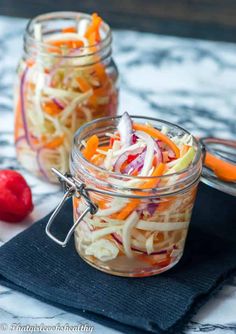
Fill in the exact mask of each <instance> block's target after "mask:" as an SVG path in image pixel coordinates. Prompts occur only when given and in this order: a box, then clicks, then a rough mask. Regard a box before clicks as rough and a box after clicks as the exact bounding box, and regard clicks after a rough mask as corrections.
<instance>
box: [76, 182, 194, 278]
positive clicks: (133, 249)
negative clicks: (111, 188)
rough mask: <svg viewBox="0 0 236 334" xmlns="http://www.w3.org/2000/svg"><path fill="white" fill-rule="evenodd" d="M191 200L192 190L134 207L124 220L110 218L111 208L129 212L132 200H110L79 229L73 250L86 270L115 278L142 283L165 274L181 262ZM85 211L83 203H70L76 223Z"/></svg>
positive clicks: (94, 198)
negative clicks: (145, 278) (144, 278)
mask: <svg viewBox="0 0 236 334" xmlns="http://www.w3.org/2000/svg"><path fill="white" fill-rule="evenodd" d="M195 195H196V186H194V187H192V188H191V189H190V190H188V191H187V192H185V193H183V194H178V195H176V196H173V197H169V198H168V197H166V198H165V197H164V198H157V199H152V200H151V201H150V200H148V201H147V200H142V201H139V202H138V201H137V203H136V205H135V211H133V212H131V213H130V212H128V211H127V213H126V214H124V210H123V211H122V215H123V216H122V217H119V211H118V214H117V213H116V218H114V216H115V214H114V213H112V214H110V212H111V211H112V212H115V211H116V210H115V206H117V207H118V206H119V205H120V206H121V205H122V201H123V204H124V205H126V207H129V204H130V203H132V201H134V200H133V199H129V198H126V199H121V200H119V201H117V199H110V200H108V201H107V203H108V205H107V207H106V208H105V209H104V208H103V209H99V210H98V213H97V214H95V215H93V216H92V215H90V216H89V215H87V216H86V217H85V218H84V219H83V221H82V222H81V223H80V224H79V225H78V227H77V228H76V231H75V245H76V249H77V251H78V253H79V254H80V256H81V257H82V258H83V259H84V260H85V261H86V262H88V263H89V264H90V265H92V266H94V267H96V268H97V269H100V270H102V271H105V272H108V273H110V274H114V275H119V276H132V277H142V276H150V275H155V274H158V273H161V272H163V271H166V270H168V269H169V268H171V267H173V266H174V265H175V264H176V263H177V262H178V261H179V260H180V258H181V257H182V254H183V250H184V245H185V240H186V236H187V232H188V226H189V222H190V218H191V213H192V208H193V205H194V201H195ZM93 201H94V203H97V205H98V207H99V203H100V202H101V201H100V200H99V198H98V197H97V201H96V196H93ZM118 202H120V203H118ZM84 207H85V205H84V203H83V200H82V199H77V198H76V199H74V220H75V221H76V220H77V219H78V217H79V215H80V214H81V213H82V212H83V210H84ZM109 209H110V212H109ZM117 216H118V218H119V219H117ZM132 220H133V224H132V222H131V221H132ZM130 222H131V224H130ZM127 226H128V227H127ZM130 226H132V227H130Z"/></svg>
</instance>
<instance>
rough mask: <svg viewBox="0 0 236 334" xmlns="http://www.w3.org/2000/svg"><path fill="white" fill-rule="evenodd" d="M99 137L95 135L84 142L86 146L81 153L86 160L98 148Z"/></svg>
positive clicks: (89, 158)
mask: <svg viewBox="0 0 236 334" xmlns="http://www.w3.org/2000/svg"><path fill="white" fill-rule="evenodd" d="M98 144H99V139H98V137H97V136H96V135H93V136H92V137H90V138H89V139H88V141H87V143H86V147H85V148H84V149H83V151H82V153H83V155H84V157H85V159H87V160H91V158H92V157H93V155H94V154H95V153H96V150H97V148H98Z"/></svg>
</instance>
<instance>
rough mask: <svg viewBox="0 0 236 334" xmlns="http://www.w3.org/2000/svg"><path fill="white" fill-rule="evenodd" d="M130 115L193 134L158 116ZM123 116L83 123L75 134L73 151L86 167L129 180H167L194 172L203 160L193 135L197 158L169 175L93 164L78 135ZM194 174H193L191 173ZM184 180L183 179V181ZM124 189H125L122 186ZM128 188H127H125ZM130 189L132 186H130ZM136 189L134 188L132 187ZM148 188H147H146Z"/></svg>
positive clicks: (133, 117)
mask: <svg viewBox="0 0 236 334" xmlns="http://www.w3.org/2000/svg"><path fill="white" fill-rule="evenodd" d="M130 117H131V118H132V119H137V120H145V121H149V122H151V121H152V122H160V123H162V124H164V125H166V126H169V127H172V128H175V129H178V130H181V131H183V132H184V133H186V134H189V135H192V134H191V133H190V132H189V131H187V130H186V129H184V128H183V127H181V126H179V125H176V124H173V123H171V122H168V121H165V120H162V119H157V118H153V117H146V116H136V115H130ZM120 118H121V116H116V117H102V118H99V119H96V120H93V121H91V122H88V123H86V124H84V125H82V126H81V127H80V128H79V129H78V130H77V131H76V132H75V134H74V140H73V148H72V149H73V152H74V153H75V154H76V155H77V157H79V159H81V161H82V162H83V163H84V164H85V168H86V167H88V168H90V169H91V168H93V170H94V171H97V172H102V173H104V172H105V173H106V175H107V177H126V178H128V179H129V180H139V181H143V180H144V179H145V180H147V181H148V180H155V179H160V180H165V179H168V178H170V177H175V176H181V175H184V174H185V173H186V172H188V173H191V171H192V172H194V170H195V169H196V168H197V166H198V163H199V161H200V160H201V156H202V147H201V144H200V143H199V142H198V141H197V139H196V138H195V137H194V136H193V135H192V137H193V140H194V144H195V146H196V148H197V149H196V154H195V158H194V160H193V162H192V163H191V165H190V166H188V167H187V168H185V169H183V170H181V171H179V172H174V173H171V174H167V175H162V176H132V175H126V174H121V173H118V172H113V171H108V170H106V169H104V168H101V167H99V166H96V165H94V164H92V163H91V162H90V161H88V160H87V159H86V158H84V156H83V154H82V152H81V150H80V149H78V147H77V146H78V142H77V138H78V136H80V135H81V134H82V133H83V132H84V131H85V130H86V129H87V128H89V127H90V126H92V125H94V124H99V122H100V123H101V122H104V121H109V120H113V121H114V120H119V119H120ZM191 175H192V174H191ZM199 175H200V172H199V173H198V175H197V176H196V179H198V178H199ZM182 182H183V181H182ZM122 189H124V188H123V187H122ZM125 189H126V188H125ZM129 189H130V188H129ZM132 190H134V189H132ZM145 190H146V189H145Z"/></svg>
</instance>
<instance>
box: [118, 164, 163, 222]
mask: <svg viewBox="0 0 236 334" xmlns="http://www.w3.org/2000/svg"><path fill="white" fill-rule="evenodd" d="M164 170H165V164H163V163H160V164H159V165H158V166H157V167H156V168H155V170H154V171H153V173H152V176H161V175H162V174H163V172H164ZM157 182H158V179H154V180H149V181H147V182H146V183H145V184H143V185H141V186H140V189H149V188H154V187H155V186H156V184H157ZM135 194H136V195H143V193H142V192H141V191H136V192H135ZM139 203H140V199H131V200H130V201H129V203H128V204H127V205H126V206H125V207H124V208H123V209H122V210H121V211H120V212H119V213H118V214H113V215H112V218H115V219H119V220H123V219H126V218H127V217H128V216H129V214H130V213H131V212H132V211H134V210H135V209H136V208H137V206H138V205H139Z"/></svg>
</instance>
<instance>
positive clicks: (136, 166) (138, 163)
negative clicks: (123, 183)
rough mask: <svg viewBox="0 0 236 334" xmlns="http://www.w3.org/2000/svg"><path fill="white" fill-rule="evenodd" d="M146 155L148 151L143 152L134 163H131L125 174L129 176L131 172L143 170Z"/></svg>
mask: <svg viewBox="0 0 236 334" xmlns="http://www.w3.org/2000/svg"><path fill="white" fill-rule="evenodd" d="M145 154H146V149H144V150H143V152H142V153H141V154H140V155H139V156H138V157H137V158H135V159H134V160H133V161H131V163H129V164H128V165H127V166H126V167H125V169H124V173H125V174H129V173H130V170H135V169H138V170H139V169H141V168H142V167H143V164H144V158H145Z"/></svg>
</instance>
